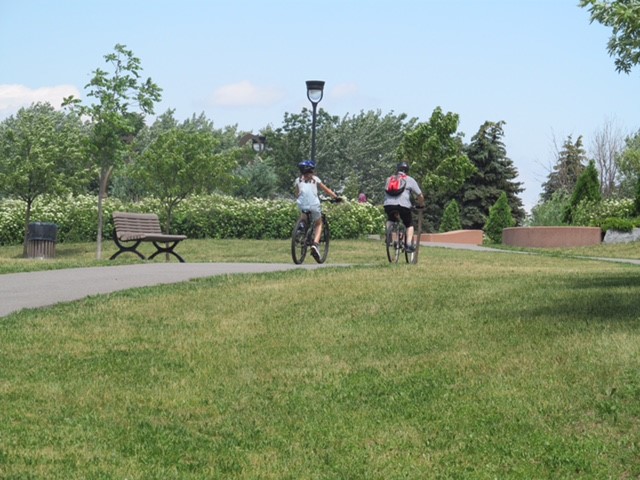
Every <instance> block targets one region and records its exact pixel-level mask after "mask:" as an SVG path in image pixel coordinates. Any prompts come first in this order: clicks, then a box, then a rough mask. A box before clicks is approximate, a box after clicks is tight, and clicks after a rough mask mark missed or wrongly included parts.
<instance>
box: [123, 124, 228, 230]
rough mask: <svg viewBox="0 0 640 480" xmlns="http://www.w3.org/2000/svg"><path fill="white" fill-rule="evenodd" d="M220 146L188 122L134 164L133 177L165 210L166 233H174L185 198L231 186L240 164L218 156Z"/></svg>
mask: <svg viewBox="0 0 640 480" xmlns="http://www.w3.org/2000/svg"><path fill="white" fill-rule="evenodd" d="M218 146H219V140H218V139H217V138H216V136H215V135H214V133H213V132H212V131H211V130H210V129H208V128H207V127H206V126H203V125H200V124H198V123H195V124H194V123H190V122H185V123H184V124H182V125H180V126H179V127H174V128H172V129H170V130H167V131H165V132H162V133H160V135H159V136H158V137H157V138H156V139H155V140H154V141H153V143H151V144H150V145H149V146H148V147H147V148H146V149H145V150H144V152H143V153H142V155H140V157H139V158H137V159H136V161H135V163H134V164H133V167H132V169H131V175H132V177H133V178H134V179H136V180H137V181H138V182H139V183H140V184H141V185H142V186H143V188H144V190H145V191H146V192H148V193H149V194H151V195H153V196H154V197H156V198H158V199H159V200H160V203H161V204H162V206H163V208H164V212H163V213H164V219H165V226H164V229H165V232H166V233H169V232H170V231H171V222H172V218H173V212H174V209H175V207H176V206H178V205H179V204H180V202H182V201H183V200H184V199H185V198H187V197H188V196H190V195H192V194H196V193H205V192H210V191H212V190H214V189H217V190H222V191H223V190H224V189H225V188H224V187H223V186H224V185H228V184H230V183H231V180H230V179H231V172H232V170H233V169H234V168H235V166H236V164H235V163H233V162H230V161H229V159H228V158H227V157H226V156H225V155H224V154H221V153H215V150H216V149H217V147H218ZM216 187H220V188H216Z"/></svg>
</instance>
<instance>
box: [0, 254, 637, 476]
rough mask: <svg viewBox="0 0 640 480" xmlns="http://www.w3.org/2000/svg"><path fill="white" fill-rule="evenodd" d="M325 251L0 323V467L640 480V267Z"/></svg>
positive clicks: (95, 472)
mask: <svg viewBox="0 0 640 480" xmlns="http://www.w3.org/2000/svg"><path fill="white" fill-rule="evenodd" d="M243 245H250V246H251V247H252V251H254V252H255V254H256V255H258V256H259V257H265V258H267V259H269V258H271V257H269V255H268V253H269V252H273V253H272V255H273V258H271V260H272V261H276V262H280V261H282V262H288V261H290V260H289V258H288V250H287V244H286V242H284V243H282V242H247V243H243ZM224 246H225V243H224V242H222V241H221V242H220V244H219V245H218V247H219V248H216V249H215V250H216V251H218V250H220V251H223V250H225V249H224ZM334 247H335V248H334V249H333V250H332V252H331V254H330V255H331V261H332V262H335V263H352V264H353V265H354V266H352V267H347V268H345V267H336V268H327V269H321V270H316V271H301V270H298V271H291V272H283V273H271V274H263V275H230V276H224V277H215V278H211V279H202V280H198V281H192V282H187V283H182V284H179V285H174V286H162V287H153V288H143V289H136V290H130V291H127V292H121V293H115V294H112V295H108V296H96V297H93V298H90V299H87V300H84V301H79V302H73V303H69V304H63V305H58V306H55V307H52V308H48V309H43V310H34V311H25V312H19V313H16V314H13V315H11V316H8V317H5V318H2V319H0V365H1V368H0V405H2V408H1V409H0V478H3V479H4V478H30V479H40V478H42V479H45V478H46V479H58V478H59V479H63V478H64V479H74V478H78V479H80V478H83V479H84V478H118V479H120V478H129V479H148V478H158V479H160V478H162V479H166V478H179V479H211V478H214V479H218V478H219V479H303V478H304V479H361V478H362V479H385V480H386V479H400V478H411V479H413V478H416V479H422V478H437V479H448V478H451V479H454V478H460V479H463V478H464V479H466V478H473V479H485V478H486V479H493V478H499V479H503V478H510V479H511V478H519V479H542V478H548V479H558V478H581V479H582V478H593V479H603V478H612V479H620V478H638V477H639V476H640V451H639V448H640V447H639V442H640V431H639V430H640V423H639V420H640V419H639V416H640V368H639V367H640V342H639V340H640V339H639V329H638V326H639V321H640V306H639V304H638V298H640V269H639V268H640V267H638V266H634V265H623V264H614V263H608V262H599V261H591V260H581V259H571V258H559V257H552V256H546V255H521V254H515V253H487V252H467V251H457V250H445V249H439V248H435V249H433V248H423V249H421V258H420V263H419V265H415V266H414V265H397V266H395V265H388V264H386V260H385V258H384V252H383V250H382V247H381V245H380V243H379V242H366V241H362V242H335V244H334ZM283 249H284V252H282V251H281V250H283ZM234 250H235V251H236V254H237V255H238V257H237V258H241V260H238V261H255V259H254V260H252V259H251V257H250V256H249V257H243V255H245V252H243V251H238V250H243V249H239V248H238V247H237V244H234V245H231V246H229V248H228V249H226V250H225V251H227V252H228V253H227V254H222V253H221V254H220V255H221V256H220V257H216V256H212V259H213V258H220V260H216V261H233V251H234ZM194 255H195V252H194ZM216 255H218V254H217V253H216ZM227 255H228V256H227ZM187 256H188V255H187ZM349 259H351V261H350V260H349Z"/></svg>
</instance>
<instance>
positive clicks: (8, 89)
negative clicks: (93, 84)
mask: <svg viewBox="0 0 640 480" xmlns="http://www.w3.org/2000/svg"><path fill="white" fill-rule="evenodd" d="M69 95H74V96H75V97H78V98H79V97H80V91H79V90H78V89H77V88H76V87H74V86H73V85H57V86H55V87H42V88H36V89H33V88H29V87H25V86H24V85H10V84H9V85H0V117H1V116H5V115H11V114H12V113H15V112H17V111H18V109H19V108H20V107H28V106H29V105H31V104H32V103H35V102H43V103H44V102H49V103H50V104H51V105H52V106H53V107H54V108H57V109H59V108H60V104H61V103H62V99H63V98H64V97H68V96H69Z"/></svg>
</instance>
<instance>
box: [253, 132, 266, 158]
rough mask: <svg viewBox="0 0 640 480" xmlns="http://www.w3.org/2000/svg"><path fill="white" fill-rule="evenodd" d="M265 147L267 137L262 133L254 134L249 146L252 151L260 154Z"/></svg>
mask: <svg viewBox="0 0 640 480" xmlns="http://www.w3.org/2000/svg"><path fill="white" fill-rule="evenodd" d="M266 147H267V137H265V136H264V135H254V136H253V138H251V148H253V151H254V152H256V153H257V154H258V155H260V154H261V153H262V152H264V149H265V148H266Z"/></svg>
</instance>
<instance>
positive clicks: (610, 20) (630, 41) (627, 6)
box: [580, 0, 640, 73]
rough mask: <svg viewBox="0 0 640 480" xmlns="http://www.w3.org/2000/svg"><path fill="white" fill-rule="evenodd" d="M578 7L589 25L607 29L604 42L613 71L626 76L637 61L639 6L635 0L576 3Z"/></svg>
mask: <svg viewBox="0 0 640 480" xmlns="http://www.w3.org/2000/svg"><path fill="white" fill-rule="evenodd" d="M580 6H581V7H583V8H584V7H587V8H588V9H589V12H590V13H591V22H593V21H597V22H599V23H601V24H602V25H604V26H606V27H611V28H612V30H613V33H612V35H611V37H610V38H609V42H608V43H607V50H608V51H609V55H611V56H612V57H614V62H615V66H616V70H617V71H618V72H624V73H629V72H631V68H633V67H634V66H635V65H638V63H639V62H640V35H638V32H639V31H640V5H639V4H638V2H637V0H610V1H606V0H580Z"/></svg>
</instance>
